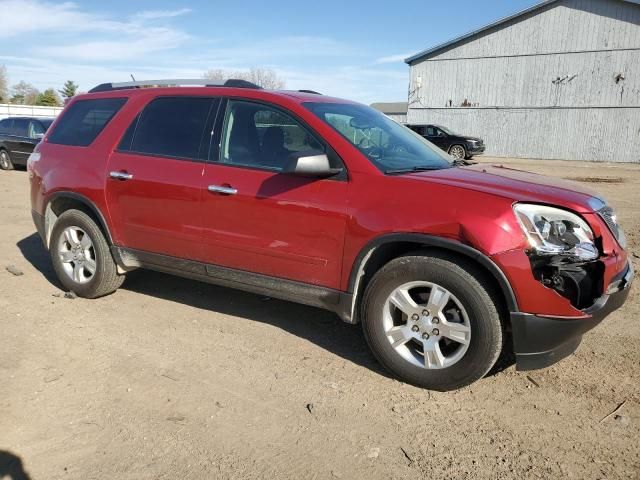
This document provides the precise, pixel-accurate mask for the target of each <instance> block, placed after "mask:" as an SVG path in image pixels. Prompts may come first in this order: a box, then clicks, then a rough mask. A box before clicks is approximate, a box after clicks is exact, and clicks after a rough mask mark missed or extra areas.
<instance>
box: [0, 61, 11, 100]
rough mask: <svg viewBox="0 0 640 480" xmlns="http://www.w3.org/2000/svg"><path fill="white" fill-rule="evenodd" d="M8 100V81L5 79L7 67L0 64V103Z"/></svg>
mask: <svg viewBox="0 0 640 480" xmlns="http://www.w3.org/2000/svg"><path fill="white" fill-rule="evenodd" d="M8 101H9V82H8V80H7V67H5V66H4V65H0V103H7V102H8Z"/></svg>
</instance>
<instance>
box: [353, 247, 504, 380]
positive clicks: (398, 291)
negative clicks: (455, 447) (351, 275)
mask: <svg viewBox="0 0 640 480" xmlns="http://www.w3.org/2000/svg"><path fill="white" fill-rule="evenodd" d="M481 277H482V275H481V273H480V272H477V271H476V269H475V268H474V266H473V265H471V264H467V263H465V262H464V261H460V260H458V259H455V260H454V259H452V258H450V257H448V256H446V255H434V256H407V257H401V258H397V259H395V260H392V261H391V262H389V263H388V264H387V265H385V266H384V267H383V268H382V269H381V270H380V271H379V272H377V273H376V274H375V275H374V277H373V279H372V280H371V282H370V284H369V286H368V287H367V290H366V292H365V296H364V300H363V319H362V323H363V329H364V333H365V337H366V339H367V342H368V343H369V346H370V347H371V349H372V351H373V353H374V355H375V356H376V357H377V358H378V360H379V361H380V363H381V364H382V365H383V366H384V367H386V368H387V369H388V370H390V371H391V372H392V373H393V374H395V375H396V376H398V377H399V378H401V379H402V380H405V381H407V382H409V383H413V384H415V385H419V386H422V387H425V388H429V389H432V390H443V391H444V390H454V389H457V388H461V387H464V386H466V385H469V384H471V383H473V382H474V381H476V380H478V379H479V378H481V377H483V376H484V375H485V374H486V373H487V372H488V371H489V370H490V369H491V367H493V365H494V363H495V362H496V360H497V358H498V356H499V354H500V351H501V349H502V338H503V334H502V324H501V321H500V316H499V314H498V311H497V308H496V306H495V304H494V301H493V300H492V297H491V295H490V293H489V292H488V291H487V290H486V289H485V288H484V287H483V286H482V283H481V282H480V281H479V279H480V278H481Z"/></svg>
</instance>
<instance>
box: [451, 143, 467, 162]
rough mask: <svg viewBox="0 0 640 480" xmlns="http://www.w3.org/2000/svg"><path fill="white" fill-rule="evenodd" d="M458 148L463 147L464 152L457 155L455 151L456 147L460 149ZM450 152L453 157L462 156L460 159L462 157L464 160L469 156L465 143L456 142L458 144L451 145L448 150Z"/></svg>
mask: <svg viewBox="0 0 640 480" xmlns="http://www.w3.org/2000/svg"><path fill="white" fill-rule="evenodd" d="M458 148H461V149H462V153H461V154H460V156H455V155H454V153H453V152H454V151H455V150H456V149H458ZM448 153H449V155H451V156H452V157H454V158H460V159H462V160H464V159H465V158H466V157H467V149H466V148H465V147H464V145H461V144H459V143H456V144H454V145H451V146H450V147H449V152H448Z"/></svg>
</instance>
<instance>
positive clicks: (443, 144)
mask: <svg viewBox="0 0 640 480" xmlns="http://www.w3.org/2000/svg"><path fill="white" fill-rule="evenodd" d="M407 126H408V127H409V128H410V129H411V130H413V131H414V132H416V133H417V134H418V135H421V136H423V137H424V138H426V139H427V140H429V141H430V142H431V143H433V144H434V145H437V146H438V147H440V148H441V149H442V150H444V151H445V152H448V153H449V155H451V156H452V157H454V158H471V157H473V156H474V155H480V154H482V153H484V149H485V145H484V142H483V141H482V139H481V138H477V137H468V136H466V135H459V134H457V133H454V132H452V131H451V130H449V129H448V128H445V127H443V126H441V125H407Z"/></svg>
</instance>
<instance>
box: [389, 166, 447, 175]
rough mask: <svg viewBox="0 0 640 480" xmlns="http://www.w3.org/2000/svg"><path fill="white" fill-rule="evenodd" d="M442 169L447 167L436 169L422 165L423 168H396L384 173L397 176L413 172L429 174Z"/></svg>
mask: <svg viewBox="0 0 640 480" xmlns="http://www.w3.org/2000/svg"><path fill="white" fill-rule="evenodd" d="M442 168H446V167H436V166H435V165H422V166H420V165H419V166H416V167H408V168H395V169H393V168H392V169H389V170H385V171H384V173H386V174H390V175H393V174H396V173H411V172H427V171H429V170H440V169H442Z"/></svg>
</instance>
